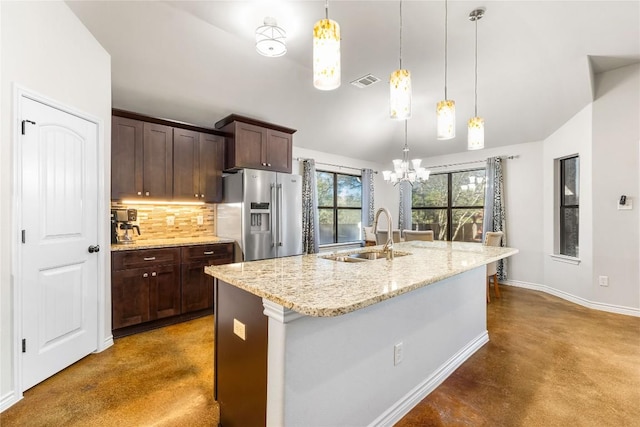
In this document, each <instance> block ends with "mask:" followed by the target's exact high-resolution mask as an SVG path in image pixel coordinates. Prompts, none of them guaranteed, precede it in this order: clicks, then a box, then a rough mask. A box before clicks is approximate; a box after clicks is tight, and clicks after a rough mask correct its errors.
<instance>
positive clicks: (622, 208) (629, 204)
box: [618, 197, 633, 211]
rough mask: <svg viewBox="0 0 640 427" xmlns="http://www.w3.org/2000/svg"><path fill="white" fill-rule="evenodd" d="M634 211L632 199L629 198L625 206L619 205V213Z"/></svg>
mask: <svg viewBox="0 0 640 427" xmlns="http://www.w3.org/2000/svg"><path fill="white" fill-rule="evenodd" d="M632 209H633V200H632V199H631V197H627V200H626V202H625V204H624V205H621V204H620V203H618V210H619V211H630V210H632Z"/></svg>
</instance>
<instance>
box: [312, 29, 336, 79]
mask: <svg viewBox="0 0 640 427" xmlns="http://www.w3.org/2000/svg"><path fill="white" fill-rule="evenodd" d="M340 83H341V81H340V25H338V23H337V22H336V21H333V20H331V19H328V18H327V19H321V20H319V21H318V22H316V25H315V26H314V27H313V86H314V87H315V88H316V89H320V90H333V89H337V88H339V87H340Z"/></svg>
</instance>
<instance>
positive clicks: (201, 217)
mask: <svg viewBox="0 0 640 427" xmlns="http://www.w3.org/2000/svg"><path fill="white" fill-rule="evenodd" d="M196 222H197V223H198V225H202V224H204V217H203V216H202V215H198V216H197V217H196Z"/></svg>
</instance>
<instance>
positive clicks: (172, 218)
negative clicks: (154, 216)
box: [167, 215, 176, 225]
mask: <svg viewBox="0 0 640 427" xmlns="http://www.w3.org/2000/svg"><path fill="white" fill-rule="evenodd" d="M175 222H176V217H175V216H173V215H169V216H168V217H167V225H173V224H175Z"/></svg>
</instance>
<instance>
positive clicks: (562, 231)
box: [557, 154, 580, 258]
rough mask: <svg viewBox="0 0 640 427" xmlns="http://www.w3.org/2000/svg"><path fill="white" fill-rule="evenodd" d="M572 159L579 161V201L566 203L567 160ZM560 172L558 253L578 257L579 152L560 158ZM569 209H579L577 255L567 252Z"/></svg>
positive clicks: (578, 231)
mask: <svg viewBox="0 0 640 427" xmlns="http://www.w3.org/2000/svg"><path fill="white" fill-rule="evenodd" d="M572 159H576V160H577V163H576V188H577V189H578V194H577V197H576V201H577V203H575V204H567V203H565V194H564V188H565V183H566V170H565V164H566V163H565V162H566V161H567V160H572ZM558 168H559V171H558V174H559V187H558V189H559V191H558V196H559V198H560V202H559V204H558V223H559V224H558V227H559V246H558V251H557V254H558V255H562V256H566V257H571V258H578V257H579V256H580V191H579V188H580V155H578V154H574V155H571V156H567V157H562V158H560V159H558ZM569 209H575V210H576V211H577V215H578V230H577V239H576V247H575V255H574V254H568V253H566V252H568V251H567V250H566V247H565V246H566V245H567V242H566V239H567V235H566V227H567V225H566V224H565V212H566V211H567V210H569Z"/></svg>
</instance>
